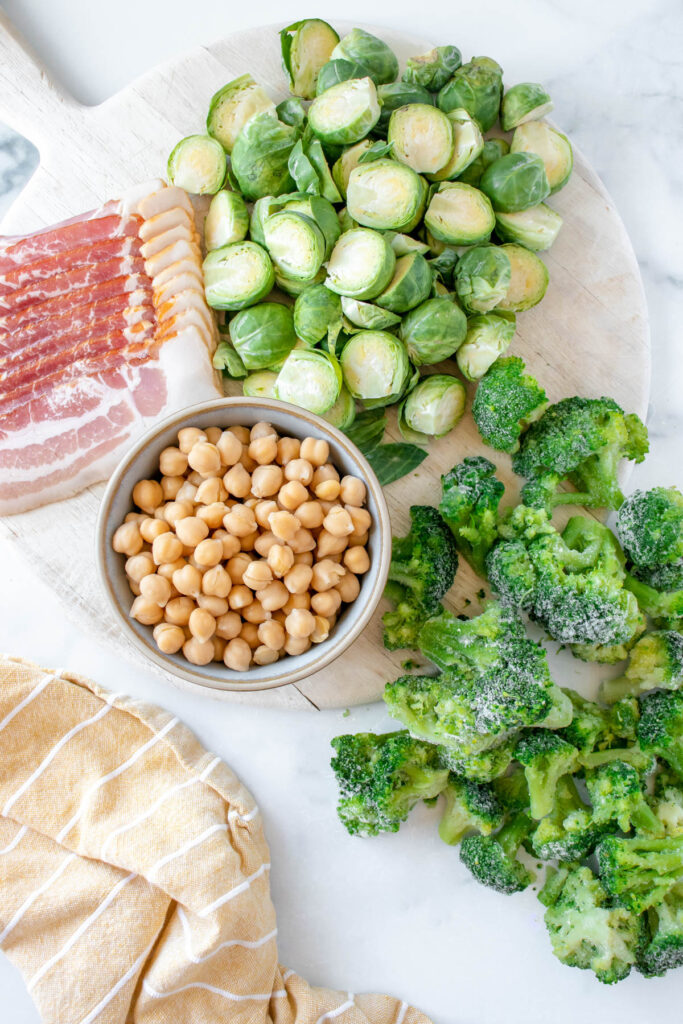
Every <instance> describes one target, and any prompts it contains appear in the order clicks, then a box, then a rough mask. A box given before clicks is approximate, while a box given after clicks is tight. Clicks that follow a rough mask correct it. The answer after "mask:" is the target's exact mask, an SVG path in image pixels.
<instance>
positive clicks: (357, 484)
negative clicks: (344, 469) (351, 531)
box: [341, 476, 367, 508]
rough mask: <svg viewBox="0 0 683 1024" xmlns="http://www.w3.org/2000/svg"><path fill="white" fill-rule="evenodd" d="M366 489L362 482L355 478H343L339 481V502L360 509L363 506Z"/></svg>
mask: <svg viewBox="0 0 683 1024" xmlns="http://www.w3.org/2000/svg"><path fill="white" fill-rule="evenodd" d="M366 497H367V489H366V487H365V484H364V483H363V481H362V480H359V479H358V477H357V476H343V477H342V481H341V500H342V501H343V502H344V504H345V505H354V506H355V507H356V508H360V506H361V505H364V504H365V500H366Z"/></svg>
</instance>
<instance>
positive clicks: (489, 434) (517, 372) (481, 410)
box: [472, 356, 548, 453]
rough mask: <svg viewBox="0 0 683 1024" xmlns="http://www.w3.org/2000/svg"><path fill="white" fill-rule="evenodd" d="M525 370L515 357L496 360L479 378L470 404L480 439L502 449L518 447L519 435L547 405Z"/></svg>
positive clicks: (536, 382)
mask: <svg viewBox="0 0 683 1024" xmlns="http://www.w3.org/2000/svg"><path fill="white" fill-rule="evenodd" d="M524 369H525V367H524V363H523V362H522V360H521V359H518V358H517V357H516V356H511V357H510V358H508V359H497V360H496V361H495V363H494V364H493V366H492V367H491V369H490V370H489V371H488V372H487V373H485V374H484V376H483V377H482V379H481V380H480V381H479V385H478V387H477V392H476V394H475V396H474V402H473V403H472V416H473V417H474V422H475V423H476V424H477V427H478V429H479V433H480V434H481V437H482V440H483V441H484V443H485V444H488V445H490V446H491V448H497V449H498V451H501V452H510V453H512V452H516V451H517V450H518V449H519V439H520V437H521V436H522V434H523V433H524V431H525V430H526V429H527V428H528V427H529V426H530V424H532V423H534V422H535V421H536V420H537V419H538V418H539V417H540V416H541V415H542V413H543V412H544V410H545V408H546V406H547V404H548V397H547V395H546V393H545V391H544V390H543V388H542V387H541V386H540V385H539V383H538V381H536V380H534V378H533V377H531V376H529V375H528V374H526V373H525V372H524Z"/></svg>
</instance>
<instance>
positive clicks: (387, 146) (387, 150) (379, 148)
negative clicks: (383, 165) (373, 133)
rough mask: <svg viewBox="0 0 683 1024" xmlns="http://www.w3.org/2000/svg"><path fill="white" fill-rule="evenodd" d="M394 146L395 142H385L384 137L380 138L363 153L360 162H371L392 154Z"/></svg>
mask: <svg viewBox="0 0 683 1024" xmlns="http://www.w3.org/2000/svg"><path fill="white" fill-rule="evenodd" d="M393 148H394V144H393V142H385V141H384V139H378V140H377V142H373V144H372V145H371V146H370V148H369V149H366V150H365V151H364V152H363V153H361V155H360V156H359V158H358V163H359V164H370V163H372V162H373V160H380V159H381V158H382V157H383V156H391V151H392V149H393Z"/></svg>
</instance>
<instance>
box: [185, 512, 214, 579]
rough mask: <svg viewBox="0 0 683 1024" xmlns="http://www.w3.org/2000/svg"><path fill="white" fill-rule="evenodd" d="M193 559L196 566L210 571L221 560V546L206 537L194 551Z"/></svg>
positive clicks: (211, 538)
mask: <svg viewBox="0 0 683 1024" xmlns="http://www.w3.org/2000/svg"><path fill="white" fill-rule="evenodd" d="M184 522H187V520H184ZM194 557H195V561H196V562H197V564H198V565H200V566H202V567H203V568H205V569H210V568H212V567H213V566H214V565H218V563H219V562H220V560H221V559H222V557H223V545H222V544H221V542H220V541H219V540H214V538H213V537H207V538H206V539H205V540H202V541H200V542H199V544H198V545H197V547H196V548H195V549H194Z"/></svg>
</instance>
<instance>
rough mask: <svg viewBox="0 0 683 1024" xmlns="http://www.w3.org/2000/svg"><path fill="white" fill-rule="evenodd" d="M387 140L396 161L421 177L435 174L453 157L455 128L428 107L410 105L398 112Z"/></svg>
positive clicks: (393, 118) (400, 108) (390, 125)
mask: <svg viewBox="0 0 683 1024" xmlns="http://www.w3.org/2000/svg"><path fill="white" fill-rule="evenodd" d="M387 140H388V141H389V142H393V144H394V152H393V155H394V156H395V157H396V159H397V160H400V161H401V163H402V164H407V165H408V166H409V167H412V168H413V170H414V171H417V172H418V173H421V174H422V173H424V174H436V172H437V171H440V170H441V168H442V167H445V166H446V164H447V163H448V162H449V160H450V159H451V156H452V154H453V126H452V124H451V122H450V120H449V119H448V117H446V115H445V114H444V112H443V111H442V110H439V109H438V107H433V106H431V105H430V104H429V103H409V104H408V105H407V106H405V107H399V108H398V110H395V111H394V112H393V114H392V115H391V117H390V119H389V130H388V133H387Z"/></svg>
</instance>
